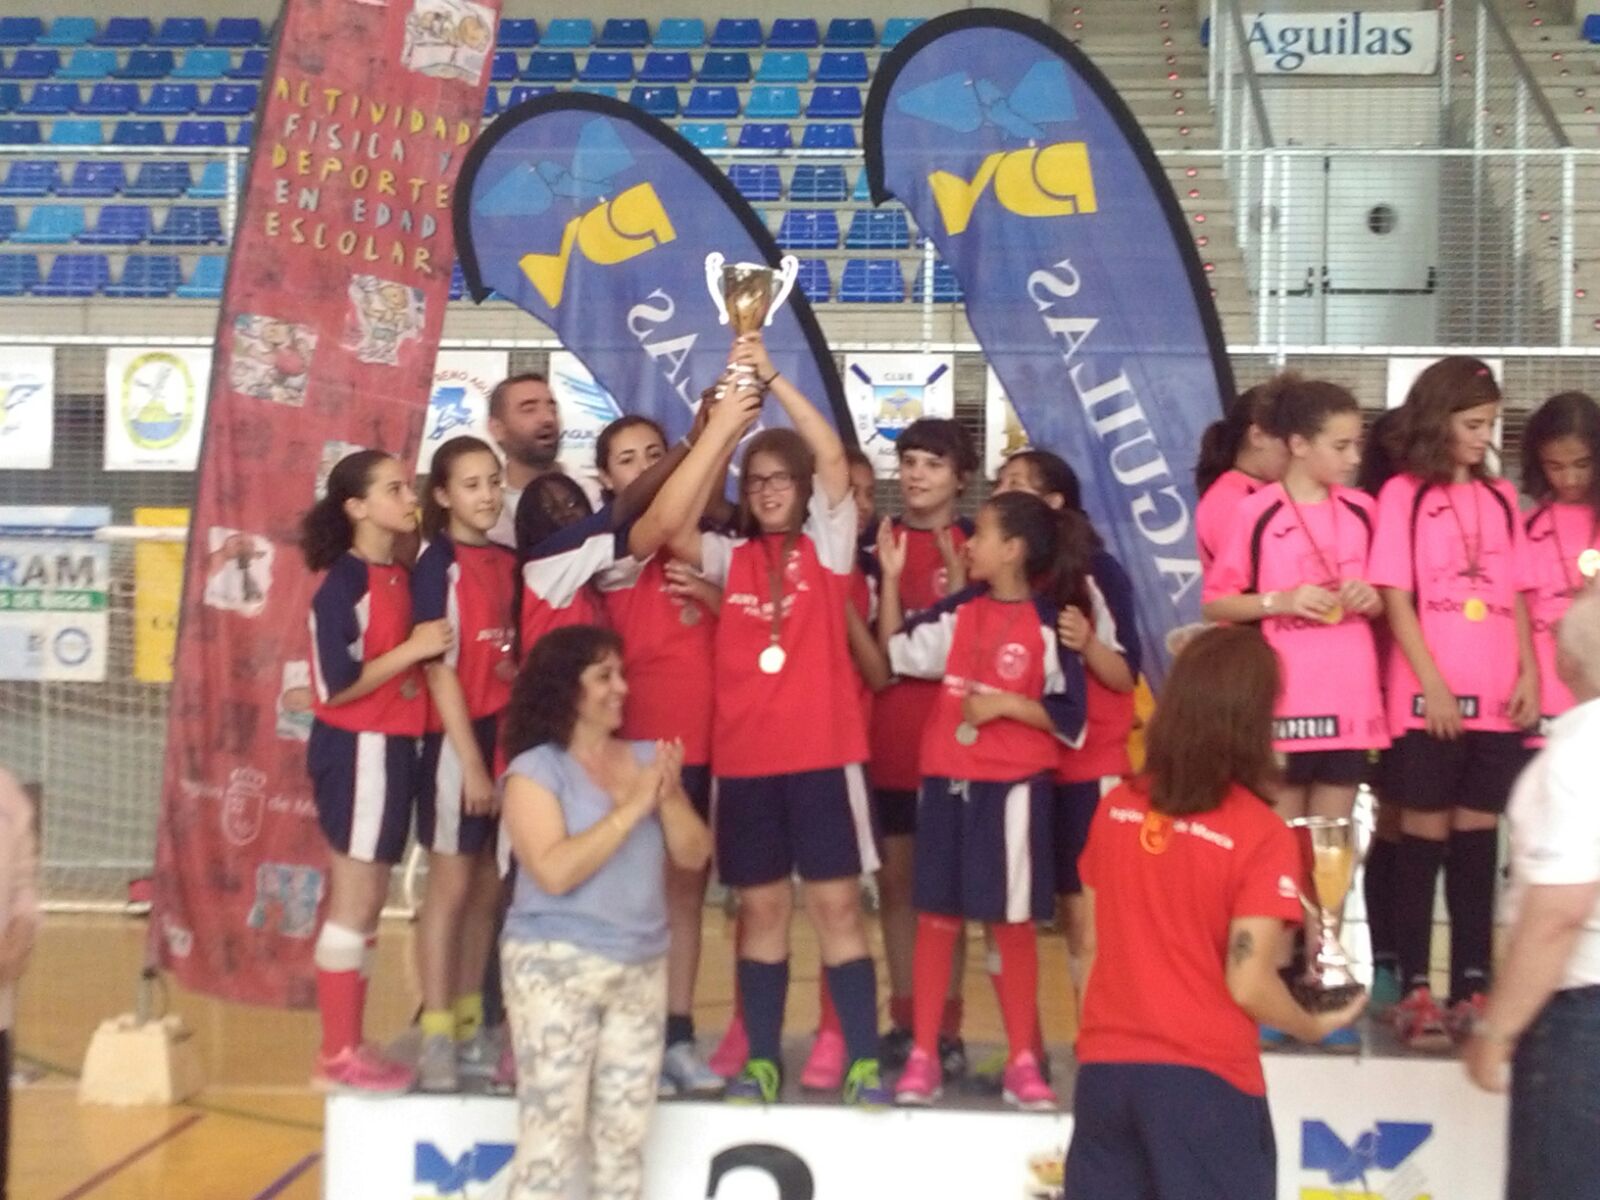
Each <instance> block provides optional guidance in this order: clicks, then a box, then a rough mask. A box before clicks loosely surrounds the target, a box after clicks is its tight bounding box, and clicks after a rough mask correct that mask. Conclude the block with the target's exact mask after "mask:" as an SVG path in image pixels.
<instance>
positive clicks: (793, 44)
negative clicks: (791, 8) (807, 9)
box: [767, 17, 818, 50]
mask: <svg viewBox="0 0 1600 1200" xmlns="http://www.w3.org/2000/svg"><path fill="white" fill-rule="evenodd" d="M817 40H818V38H817V21H816V18H815V17H778V18H777V19H776V20H774V21H773V22H772V28H771V29H769V30H767V45H768V46H770V47H772V48H773V49H774V50H810V49H813V48H814V47H815V46H816V44H817Z"/></svg>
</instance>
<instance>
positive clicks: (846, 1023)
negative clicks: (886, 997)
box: [826, 958, 878, 1062]
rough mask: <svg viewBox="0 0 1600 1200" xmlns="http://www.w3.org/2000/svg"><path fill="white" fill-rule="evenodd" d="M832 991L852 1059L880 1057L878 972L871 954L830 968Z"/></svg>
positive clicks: (829, 980) (829, 981)
mask: <svg viewBox="0 0 1600 1200" xmlns="http://www.w3.org/2000/svg"><path fill="white" fill-rule="evenodd" d="M826 971H827V975H828V991H829V993H831V994H832V996H833V1007H834V1010H835V1011H836V1012H837V1013H838V1014H839V1028H840V1029H842V1030H843V1031H844V1044H845V1050H846V1052H847V1053H848V1054H849V1055H850V1061H851V1062H856V1061H857V1060H859V1059H863V1058H877V1057H878V975H877V972H876V971H874V970H873V968H872V960H871V959H870V958H855V959H851V960H850V961H849V962H843V963H840V964H839V965H838V966H836V967H828V968H826Z"/></svg>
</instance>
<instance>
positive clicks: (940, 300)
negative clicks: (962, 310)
mask: <svg viewBox="0 0 1600 1200" xmlns="http://www.w3.org/2000/svg"><path fill="white" fill-rule="evenodd" d="M927 290H928V270H927V264H926V263H924V264H923V265H922V266H921V267H919V268H918V269H917V280H916V282H915V283H913V284H912V285H911V298H912V299H913V300H915V301H916V302H917V303H918V304H921V303H922V302H923V301H924V300H925V299H927ZM961 299H962V296H961V285H960V284H959V283H957V282H956V273H955V272H954V271H952V270H951V269H950V264H949V263H947V262H945V261H943V260H942V259H941V260H939V261H938V262H935V263H934V264H933V302H934V303H935V304H959V303H961Z"/></svg>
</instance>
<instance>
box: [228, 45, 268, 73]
mask: <svg viewBox="0 0 1600 1200" xmlns="http://www.w3.org/2000/svg"><path fill="white" fill-rule="evenodd" d="M227 75H228V78H229V79H265V78H266V75H267V52H266V51H265V50H246V51H245V52H244V53H243V54H241V55H240V56H239V65H238V66H236V67H230V68H229V69H228V72H227Z"/></svg>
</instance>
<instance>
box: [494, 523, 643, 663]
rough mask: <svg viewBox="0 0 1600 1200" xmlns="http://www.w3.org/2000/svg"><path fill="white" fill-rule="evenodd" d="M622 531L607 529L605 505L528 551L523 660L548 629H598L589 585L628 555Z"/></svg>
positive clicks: (600, 608)
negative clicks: (583, 626) (571, 626)
mask: <svg viewBox="0 0 1600 1200" xmlns="http://www.w3.org/2000/svg"><path fill="white" fill-rule="evenodd" d="M628 530H629V526H627V525H624V526H623V527H622V528H620V529H613V528H612V527H611V505H609V504H607V505H606V506H605V507H604V508H602V509H601V510H600V511H599V512H597V513H593V514H591V515H589V516H587V517H585V518H584V519H583V520H581V521H577V522H574V523H573V524H571V525H568V526H567V527H566V528H565V529H563V530H561V531H560V532H559V533H555V534H552V535H551V536H550V537H547V538H545V540H544V541H542V542H540V543H539V544H538V545H537V546H535V547H534V548H533V556H532V557H531V558H529V559H528V561H527V562H525V563H523V564H522V592H521V596H520V602H521V605H522V611H521V613H520V614H519V619H518V625H517V630H518V636H519V641H518V643H517V644H518V649H519V652H520V654H521V656H522V659H523V660H524V661H525V660H526V659H527V657H528V651H530V650H532V649H533V646H534V643H535V642H537V641H538V640H539V639H540V638H542V637H543V636H544V635H545V634H547V633H549V632H550V631H551V630H552V629H564V628H565V627H566V626H568V625H604V624H605V623H606V610H605V605H604V603H603V602H602V601H601V599H600V593H599V591H598V590H596V589H595V588H594V587H592V586H590V585H591V584H593V583H596V582H599V581H600V577H601V576H602V575H603V574H604V573H605V572H607V571H609V570H610V569H611V568H613V567H615V566H617V565H618V564H619V563H621V562H622V561H623V560H624V559H626V558H627V557H628Z"/></svg>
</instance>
